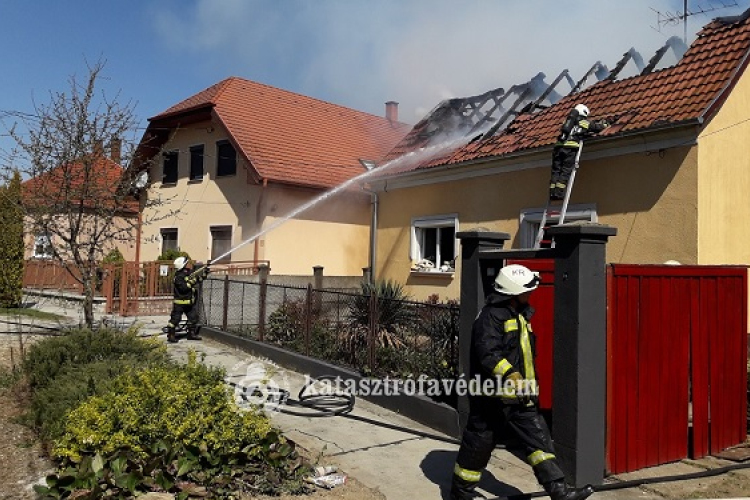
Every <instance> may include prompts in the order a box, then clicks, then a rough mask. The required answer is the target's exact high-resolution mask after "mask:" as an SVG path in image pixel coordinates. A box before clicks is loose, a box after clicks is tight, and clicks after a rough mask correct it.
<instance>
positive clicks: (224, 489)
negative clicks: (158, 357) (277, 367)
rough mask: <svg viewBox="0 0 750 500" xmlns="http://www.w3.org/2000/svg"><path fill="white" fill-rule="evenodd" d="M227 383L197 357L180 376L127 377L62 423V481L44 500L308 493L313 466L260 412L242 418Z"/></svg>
mask: <svg viewBox="0 0 750 500" xmlns="http://www.w3.org/2000/svg"><path fill="white" fill-rule="evenodd" d="M224 375H225V374H224V372H223V370H220V369H217V368H209V367H206V366H205V365H203V364H201V363H198V362H197V361H196V356H195V353H193V352H191V354H190V356H189V359H188V363H187V365H184V366H170V365H162V366H153V367H149V368H146V369H143V370H136V369H129V370H127V371H126V372H125V373H124V374H122V375H121V376H120V377H118V378H117V379H115V380H114V381H113V383H112V385H111V389H110V390H109V391H108V392H106V393H104V394H102V395H96V396H92V397H90V398H89V399H87V400H86V401H85V402H83V403H82V404H81V405H80V406H78V407H77V408H75V409H73V410H72V411H70V412H69V413H68V414H67V418H66V421H65V425H64V428H63V433H62V434H61V436H60V438H59V439H57V440H56V441H55V442H54V443H53V448H52V453H53V456H54V457H56V458H57V459H58V460H59V461H60V464H61V466H60V469H59V472H58V474H55V475H52V476H50V477H48V480H47V486H46V487H38V488H37V491H38V492H39V493H42V494H43V495H46V498H48V497H61V498H66V496H65V495H68V494H72V493H73V492H76V494H77V495H79V494H80V495H82V496H80V497H76V498H120V495H125V494H134V493H136V492H144V491H169V492H173V493H178V498H187V496H188V495H189V494H190V493H191V492H193V493H195V492H200V493H201V496H206V495H208V496H210V497H211V498H229V497H230V496H231V495H234V494H235V493H236V492H237V491H252V492H256V493H257V492H260V493H279V492H282V491H289V492H292V493H300V492H303V491H305V489H306V486H305V483H304V481H303V478H304V476H306V475H307V474H309V471H310V468H309V465H307V464H306V462H304V461H303V460H302V458H301V457H300V456H299V455H298V453H297V452H296V450H295V447H294V444H293V443H292V442H289V441H287V440H286V439H285V438H284V437H283V436H282V435H281V434H280V433H279V432H278V431H276V430H275V429H273V428H272V427H271V424H270V422H269V420H268V418H267V417H266V416H265V415H264V414H263V413H262V412H260V410H257V409H250V410H247V411H240V410H239V409H238V407H237V406H236V404H235V403H234V401H233V399H232V397H231V394H230V391H229V390H228V389H227V387H226V386H225V384H224ZM84 495H85V496H84Z"/></svg>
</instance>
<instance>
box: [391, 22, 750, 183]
mask: <svg viewBox="0 0 750 500" xmlns="http://www.w3.org/2000/svg"><path fill="white" fill-rule="evenodd" d="M749 53H750V9H748V10H747V11H746V12H745V13H744V14H742V15H740V16H736V17H734V18H723V19H717V20H714V21H712V22H711V23H709V24H708V25H706V26H705V27H704V28H703V29H702V30H701V32H700V33H699V34H698V38H697V39H696V40H695V42H693V44H692V45H691V47H690V48H689V49H688V51H687V52H686V53H685V55H684V56H683V57H682V59H681V60H680V61H679V62H678V63H677V64H676V65H675V66H672V67H670V68H666V69H662V70H659V71H654V72H652V73H650V74H648V75H638V76H634V77H631V78H627V79H624V80H620V81H610V80H604V81H601V82H598V83H596V84H594V85H592V86H590V87H589V88H587V89H585V90H583V91H581V92H579V93H577V94H574V95H572V96H570V95H569V96H566V97H565V98H563V99H562V100H560V101H559V102H558V103H556V104H555V105H553V106H550V107H549V108H547V109H545V110H543V111H540V112H539V113H536V114H530V115H521V116H519V117H518V118H516V120H515V121H514V122H513V123H511V124H510V125H508V126H507V127H506V128H505V129H504V130H502V131H501V132H499V133H498V134H496V135H495V136H493V137H491V138H488V139H486V140H483V141H475V142H473V143H468V144H464V145H463V146H460V147H458V148H457V149H455V150H454V151H453V152H452V153H451V154H449V155H442V156H441V157H440V158H433V159H429V160H427V161H423V162H421V163H416V164H411V165H403V166H399V167H398V168H394V170H393V171H391V172H390V173H393V174H397V173H402V172H407V171H411V170H417V169H424V168H430V167H434V166H438V165H444V164H455V163H462V162H467V161H471V160H476V159H479V158H484V157H488V156H494V157H501V156H503V155H508V154H511V153H516V152H519V151H523V150H529V149H536V148H540V147H549V146H550V145H552V144H553V143H554V142H555V140H556V136H557V134H558V132H559V127H560V125H561V124H562V122H563V120H564V119H565V116H566V115H567V113H568V112H569V110H570V109H571V108H572V107H573V106H574V105H575V104H576V103H578V102H585V103H586V105H587V106H588V107H589V108H590V109H591V115H592V117H597V116H598V117H614V116H617V117H619V118H618V119H617V121H616V122H615V124H614V126H613V127H612V128H611V129H610V130H609V131H607V135H612V134H621V133H628V132H634V131H643V130H645V129H648V128H650V127H655V126H663V125H668V124H676V123H681V122H688V121H693V120H695V121H697V120H698V119H699V118H701V117H703V118H706V117H709V116H710V115H711V113H713V112H715V110H716V108H715V106H714V102H715V101H716V102H722V100H723V99H724V98H726V94H727V92H726V89H727V88H728V87H729V86H730V84H731V83H733V82H734V81H735V80H736V79H737V78H738V77H739V75H740V74H741V71H742V70H743V69H744V67H745V65H746V64H747V62H746V59H747V58H748V54H749ZM428 125H429V124H428V123H426V122H425V120H423V121H422V122H420V123H418V124H417V125H416V126H415V127H414V129H412V131H411V132H410V133H409V135H407V136H406V137H405V138H404V140H403V141H401V143H399V144H398V145H397V146H396V147H395V148H394V149H393V150H392V151H391V152H390V153H389V154H388V156H387V157H386V159H387V160H393V159H395V158H398V157H400V156H402V155H403V154H405V153H408V152H410V151H413V150H414V149H415V148H417V147H424V146H425V145H426V144H425V143H424V141H423V140H422V141H421V142H420V139H419V138H420V133H423V132H424V131H425V130H426V129H427V127H428ZM466 140H467V141H469V140H471V138H470V137H467V138H466ZM384 174H385V173H384Z"/></svg>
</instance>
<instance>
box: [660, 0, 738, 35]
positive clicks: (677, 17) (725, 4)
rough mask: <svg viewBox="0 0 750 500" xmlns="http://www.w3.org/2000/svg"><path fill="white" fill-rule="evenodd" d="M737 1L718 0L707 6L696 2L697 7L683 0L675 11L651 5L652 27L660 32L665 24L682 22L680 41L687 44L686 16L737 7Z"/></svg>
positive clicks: (670, 24)
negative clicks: (679, 7) (661, 9)
mask: <svg viewBox="0 0 750 500" xmlns="http://www.w3.org/2000/svg"><path fill="white" fill-rule="evenodd" d="M737 6H738V5H737V1H736V0H732V1H731V2H729V1H726V0H720V1H719V2H711V3H710V4H708V6H707V7H706V6H701V5H700V4H698V6H697V7H692V8H690V7H688V0H685V1H684V3H683V8H682V12H680V11H679V10H677V11H675V12H671V11H664V12H662V11H660V10H656V9H654V8H653V7H651V10H653V11H654V12H656V26H657V27H653V26H652V28H653V29H655V30H656V31H658V32H659V33H661V29H662V28H663V27H665V26H678V25H679V24H680V23H682V27H683V35H682V41H683V42H685V45H687V31H688V26H687V24H688V23H687V18H688V17H690V16H696V15H698V14H708V13H709V12H714V11H717V10H722V9H729V8H731V7H737Z"/></svg>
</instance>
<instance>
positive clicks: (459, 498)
mask: <svg viewBox="0 0 750 500" xmlns="http://www.w3.org/2000/svg"><path fill="white" fill-rule="evenodd" d="M477 484H478V483H476V482H471V481H466V480H465V479H462V478H460V477H458V476H456V475H455V474H454V475H453V482H452V483H451V497H450V499H451V500H480V499H482V498H487V497H486V496H484V495H481V494H479V493H477V492H476V491H474V489H475V488H476V487H477Z"/></svg>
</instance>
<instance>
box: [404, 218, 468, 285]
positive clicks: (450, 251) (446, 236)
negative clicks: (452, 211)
mask: <svg viewBox="0 0 750 500" xmlns="http://www.w3.org/2000/svg"><path fill="white" fill-rule="evenodd" d="M411 227H412V231H411V243H412V244H411V260H412V271H416V272H447V273H452V272H453V271H454V270H455V267H456V262H455V259H456V248H457V245H456V230H457V228H458V218H457V217H456V216H455V215H445V216H435V217H420V218H417V219H413V220H412V224H411Z"/></svg>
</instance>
